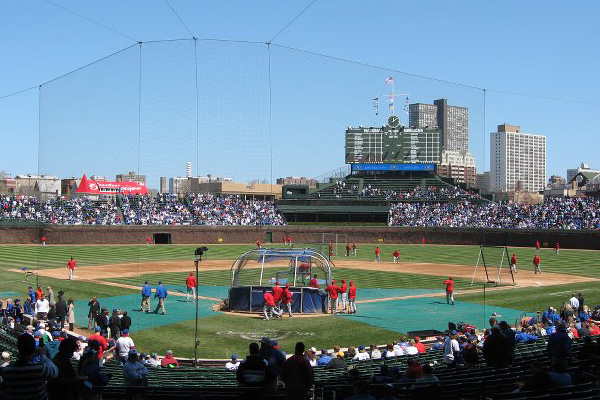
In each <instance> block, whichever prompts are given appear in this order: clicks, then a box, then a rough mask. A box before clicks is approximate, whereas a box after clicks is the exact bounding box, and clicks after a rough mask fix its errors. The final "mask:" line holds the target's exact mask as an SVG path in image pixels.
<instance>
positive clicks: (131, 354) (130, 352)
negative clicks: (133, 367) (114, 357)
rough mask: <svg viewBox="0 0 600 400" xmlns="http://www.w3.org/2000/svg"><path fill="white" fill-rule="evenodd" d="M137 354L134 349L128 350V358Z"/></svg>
mask: <svg viewBox="0 0 600 400" xmlns="http://www.w3.org/2000/svg"><path fill="white" fill-rule="evenodd" d="M137 353H138V352H137V350H136V349H131V350H129V355H130V356H137Z"/></svg>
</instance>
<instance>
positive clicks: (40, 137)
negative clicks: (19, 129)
mask: <svg viewBox="0 0 600 400" xmlns="http://www.w3.org/2000/svg"><path fill="white" fill-rule="evenodd" d="M41 149H42V85H39V86H38V148H37V153H38V154H37V173H38V176H39V175H40V153H41V151H42V150H41ZM29 190H31V183H30V184H29Z"/></svg>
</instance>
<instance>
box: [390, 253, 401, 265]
mask: <svg viewBox="0 0 600 400" xmlns="http://www.w3.org/2000/svg"><path fill="white" fill-rule="evenodd" d="M392 256H393V257H394V264H398V262H400V252H399V251H398V250H395V251H394V252H393V253H392Z"/></svg>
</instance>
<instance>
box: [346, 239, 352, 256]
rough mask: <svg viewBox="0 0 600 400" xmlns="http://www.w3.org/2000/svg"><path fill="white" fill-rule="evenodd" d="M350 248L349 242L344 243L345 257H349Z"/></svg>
mask: <svg viewBox="0 0 600 400" xmlns="http://www.w3.org/2000/svg"><path fill="white" fill-rule="evenodd" d="M350 249H351V247H350V242H348V243H347V244H346V257H350Z"/></svg>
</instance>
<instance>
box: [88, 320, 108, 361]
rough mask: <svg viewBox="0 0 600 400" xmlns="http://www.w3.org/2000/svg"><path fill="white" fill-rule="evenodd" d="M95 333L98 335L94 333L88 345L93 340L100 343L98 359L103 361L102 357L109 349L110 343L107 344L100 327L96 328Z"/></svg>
mask: <svg viewBox="0 0 600 400" xmlns="http://www.w3.org/2000/svg"><path fill="white" fill-rule="evenodd" d="M94 331H95V332H96V333H94V334H93V335H90V337H89V339H88V343H89V342H91V341H92V340H95V341H97V342H98V344H99V345H100V346H99V349H98V359H102V356H103V355H104V350H106V349H108V343H107V342H106V339H105V338H104V336H102V335H101V334H100V327H99V326H96V327H95V328H94Z"/></svg>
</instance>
